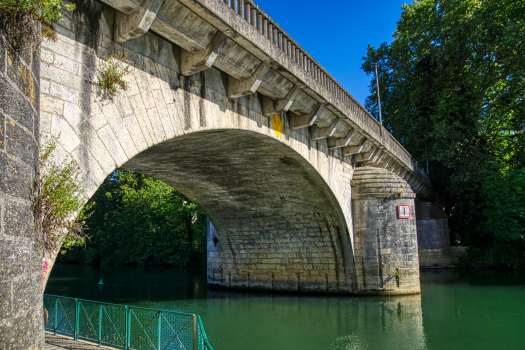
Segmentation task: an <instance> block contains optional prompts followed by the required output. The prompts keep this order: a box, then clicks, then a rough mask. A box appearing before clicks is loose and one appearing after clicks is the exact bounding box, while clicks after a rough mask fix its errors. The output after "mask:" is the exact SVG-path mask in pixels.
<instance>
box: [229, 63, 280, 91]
mask: <svg viewBox="0 0 525 350" xmlns="http://www.w3.org/2000/svg"><path fill="white" fill-rule="evenodd" d="M269 70H270V66H268V65H267V64H266V62H262V63H261V64H260V65H259V67H258V68H257V70H256V71H255V73H254V74H253V75H252V76H251V77H249V78H248V79H244V80H237V79H235V78H233V77H232V76H228V97H229V98H239V97H241V96H246V95H251V94H254V93H255V92H256V91H257V89H258V88H259V86H260V85H261V83H262V80H263V79H264V76H265V75H266V73H268V71H269Z"/></svg>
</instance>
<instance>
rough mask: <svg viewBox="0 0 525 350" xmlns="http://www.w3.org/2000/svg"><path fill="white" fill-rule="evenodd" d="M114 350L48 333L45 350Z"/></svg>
mask: <svg viewBox="0 0 525 350" xmlns="http://www.w3.org/2000/svg"><path fill="white" fill-rule="evenodd" d="M100 349H103V350H104V349H105V350H114V349H113V348H108V347H105V346H100V347H99V346H98V345H96V344H93V343H87V342H84V341H75V340H73V339H71V338H68V337H63V336H60V335H53V334H49V333H46V344H45V346H44V350H100Z"/></svg>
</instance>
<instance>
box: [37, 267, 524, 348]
mask: <svg viewBox="0 0 525 350" xmlns="http://www.w3.org/2000/svg"><path fill="white" fill-rule="evenodd" d="M100 279H103V280H104V283H105V285H104V286H98V285H97V283H98V281H99V280H100ZM45 292H46V293H47V294H54V295H61V296H68V297H76V298H82V299H88V300H96V301H105V302H111V303H119V304H128V305H135V306H143V307H150V308H156V309H166V310H173V311H183V312H190V313H196V314H199V315H201V317H202V321H203V323H204V327H205V329H206V333H207V335H208V338H209V340H210V343H211V344H212V346H213V347H214V349H215V350H248V349H250V350H251V349H254V350H267V349H268V350H269V349H272V350H280V349H283V350H296V349H297V350H299V349H301V350H309V349H330V350H332V349H338V350H339V349H341V350H364V349H370V350H375V349H403V350H405V349H407V350H408V349H476V350H479V349H521V350H523V349H525V275H524V274H519V273H502V272H466V271H453V270H441V271H423V272H422V273H421V295H417V296H405V297H349V296H308V295H291V294H265V293H244V292H242V293H241V292H228V291H214V290H213V291H212V290H208V289H207V285H206V270H205V269H189V268H184V269H183V268H159V267H154V268H153V267H150V268H137V267H94V266H82V265H58V264H57V265H56V266H55V267H54V268H53V271H52V272H51V276H50V279H49V282H48V285H47V288H46V291H45Z"/></svg>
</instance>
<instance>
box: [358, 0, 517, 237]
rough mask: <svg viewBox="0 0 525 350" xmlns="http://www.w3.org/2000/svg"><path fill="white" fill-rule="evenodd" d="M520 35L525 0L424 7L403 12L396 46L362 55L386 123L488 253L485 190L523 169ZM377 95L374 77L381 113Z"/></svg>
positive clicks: (464, 232) (428, 0)
mask: <svg viewBox="0 0 525 350" xmlns="http://www.w3.org/2000/svg"><path fill="white" fill-rule="evenodd" d="M523 33H525V1H523V0H517V1H516V0H483V1H481V0H445V1H438V0H420V1H414V3H413V4H412V5H404V6H403V13H402V15H401V19H400V20H399V22H398V24H397V29H396V32H395V33H394V41H393V42H392V43H391V44H386V43H384V44H382V45H381V46H380V47H379V48H377V49H375V48H373V47H371V46H369V47H368V52H367V56H366V57H364V58H363V60H364V63H363V66H362V68H363V70H364V71H365V72H366V73H367V74H369V75H370V74H373V72H374V70H373V67H372V64H373V63H376V62H377V63H378V69H379V85H380V90H381V100H382V102H383V104H382V111H383V115H384V116H383V119H384V124H385V126H386V127H387V129H389V130H390V131H391V132H392V133H393V135H394V136H395V137H396V138H397V139H398V140H400V142H401V143H402V144H403V145H404V146H405V148H406V149H407V150H408V151H409V152H410V153H411V154H412V155H413V156H414V157H415V158H416V159H417V160H418V162H420V163H421V164H425V162H426V161H427V160H428V162H429V169H430V176H431V178H432V181H433V185H434V187H435V189H436V190H437V191H438V193H439V194H440V198H441V200H442V202H443V204H444V206H445V209H446V211H447V213H448V214H449V215H450V218H451V220H450V227H451V232H452V234H453V237H451V238H452V239H453V241H454V240H455V238H456V237H457V236H459V237H461V242H462V244H467V245H472V244H475V245H480V246H485V247H486V246H492V244H493V243H494V236H490V235H484V234H483V233H484V232H485V229H484V226H485V224H486V223H487V220H488V218H487V214H486V212H485V211H484V209H485V208H486V206H487V204H488V202H489V200H490V199H489V197H488V196H487V192H486V191H483V186H484V183H486V181H489V180H488V179H491V178H492V176H505V174H506V173H507V172H509V171H511V170H513V169H519V168H523V167H524V166H525V137H524V130H525V103H524V102H525V101H524V91H525V80H524V77H525V36H524V35H523ZM375 91H376V83H375V79H371V85H370V92H371V95H370V96H369V97H368V98H367V101H366V107H367V108H368V109H369V110H371V111H372V113H373V114H376V115H377V114H378V113H377V107H376V101H377V94H376V92H375ZM501 220H505V217H502V218H501Z"/></svg>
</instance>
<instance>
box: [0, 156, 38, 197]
mask: <svg viewBox="0 0 525 350" xmlns="http://www.w3.org/2000/svg"><path fill="white" fill-rule="evenodd" d="M0 174H2V181H0V192H1V193H4V194H7V195H9V196H12V197H15V198H23V199H26V200H28V199H29V190H30V188H31V186H32V168H31V167H30V166H28V165H25V164H23V163H21V162H19V161H16V160H13V159H12V158H9V157H8V156H7V154H5V153H4V152H0ZM33 174H34V173H33Z"/></svg>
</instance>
